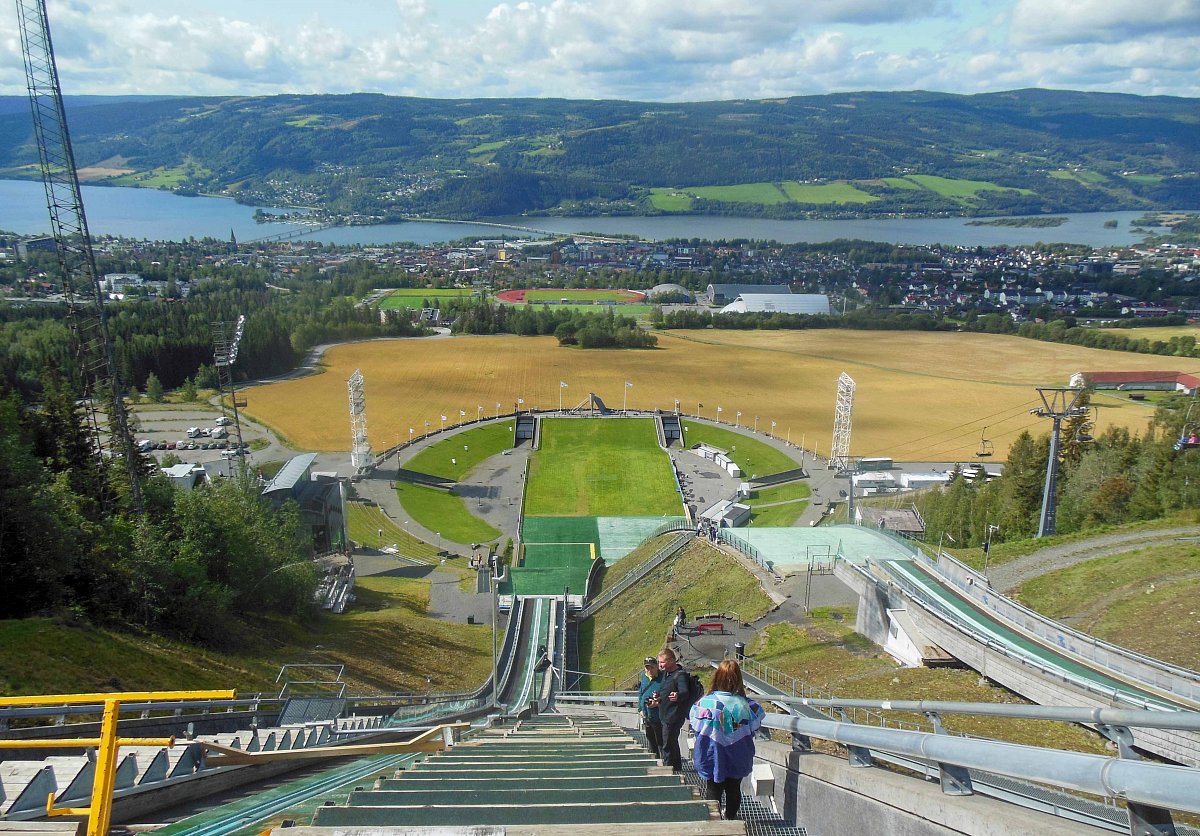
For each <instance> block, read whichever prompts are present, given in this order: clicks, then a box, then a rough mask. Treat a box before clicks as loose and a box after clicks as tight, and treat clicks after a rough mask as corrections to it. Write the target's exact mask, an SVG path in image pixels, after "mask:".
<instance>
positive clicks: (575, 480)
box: [525, 418, 683, 517]
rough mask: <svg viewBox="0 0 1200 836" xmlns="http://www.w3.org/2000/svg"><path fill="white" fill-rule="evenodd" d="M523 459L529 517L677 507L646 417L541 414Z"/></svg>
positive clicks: (650, 512) (666, 463) (658, 511)
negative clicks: (535, 438) (532, 446)
mask: <svg viewBox="0 0 1200 836" xmlns="http://www.w3.org/2000/svg"><path fill="white" fill-rule="evenodd" d="M541 432H542V437H541V449H539V450H536V451H535V452H534V454H533V457H532V459H531V460H530V464H529V481H528V484H527V485H526V487H525V514H526V516H530V517H566V516H597V517H657V516H661V515H663V514H669V515H678V514H681V513H682V512H683V508H682V504H681V500H680V498H679V493H678V491H677V490H676V486H675V477H674V475H673V474H672V471H671V464H670V460H669V458H668V457H667V454H666V451H664V450H662V449H661V448H660V447H659V446H658V435H657V432H656V430H655V426H654V421H653V420H652V419H649V418H605V419H602V420H592V419H581V418H544V419H542V431H541Z"/></svg>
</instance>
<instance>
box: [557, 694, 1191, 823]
mask: <svg viewBox="0 0 1200 836" xmlns="http://www.w3.org/2000/svg"><path fill="white" fill-rule="evenodd" d="M558 699H559V701H561V702H574V703H593V704H602V705H611V706H618V705H624V704H627V703H629V702H631V701H633V700H635V699H636V697H630V696H615V697H606V696H599V695H593V694H578V693H570V694H559V695H558ZM763 726H764V727H765V728H770V729H778V730H780V731H786V732H790V733H791V734H793V735H800V736H805V737H816V738H820V739H822V740H828V741H832V742H835V743H841V744H842V745H844V746H849V747H854V748H857V749H865V750H870V751H878V752H886V753H890V754H894V755H899V756H904V757H910V758H915V759H917V760H918V761H922V762H929V763H936V764H941V765H950V766H957V767H961V768H964V769H972V770H981V771H985V772H989V773H992V774H995V775H1004V776H1007V777H1010V778H1014V779H1018V780H1025V781H1032V782H1035V783H1040V784H1047V785H1050V786H1054V787H1059V788H1064V789H1070V790H1076V791H1079V792H1086V793H1091V794H1093V795H1097V796H1102V797H1106V798H1120V799H1124V800H1125V801H1127V802H1132V803H1135V804H1143V805H1149V806H1152V807H1158V808H1165V809H1170V810H1180V811H1184V812H1189V813H1200V770H1198V769H1193V768H1191V767H1186V766H1175V765H1172V764H1160V763H1154V762H1152V761H1139V760H1130V759H1126V758H1115V757H1106V756H1103V755H1091V754H1084V753H1081V752H1069V751H1065V750H1061V749H1047V748H1044V747H1040V746H1026V745H1022V744H1018V743H1004V742H1001V741H996V740H983V739H979V738H970V737H957V736H954V735H946V734H936V733H933V732H921V731H907V730H902V729H891V728H876V727H874V726H866V725H858V724H856V723H847V722H839V721H836V720H827V719H819V718H816V717H806V716H797V715H792V714H768V715H767V716H766V717H765V718H764V720H763Z"/></svg>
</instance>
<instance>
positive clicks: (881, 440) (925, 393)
mask: <svg viewBox="0 0 1200 836" xmlns="http://www.w3.org/2000/svg"><path fill="white" fill-rule="evenodd" d="M1164 362H1165V363H1166V364H1167V365H1169V366H1171V367H1172V368H1178V369H1179V370H1180V371H1185V372H1190V373H1193V374H1200V360H1186V359H1181V358H1163V357H1151V356H1146V355H1138V354H1130V353H1125V352H1115V351H1101V350H1097V349H1088V348H1078V347H1075V346H1068V345H1059V344H1056V343H1042V342H1033V341H1030V340H1024V339H1021V338H1019V337H1007V336H998V335H991V334H942V333H924V332H879V331H840V330H838V331H764V332H758V331H675V332H659V349H658V350H655V351H595V350H593V351H583V350H578V349H570V348H561V347H559V345H558V343H557V341H556V340H555V339H554V338H552V337H513V336H507V335H504V336H485V337H454V338H451V339H445V338H429V339H409V340H377V341H369V342H361V343H350V344H347V345H342V346H338V347H336V348H333V349H331V350H330V351H329V352H328V353H327V354H326V355H325V357H324V360H323V367H322V368H323V373H321V374H317V375H312V376H309V377H303V378H297V379H294V380H287V381H282V382H279V383H272V384H268V385H263V386H258V387H254V388H253V389H250V390H248V391H247V396H248V398H249V401H250V405H249V408H248V410H247V411H248V413H249V414H250V416H251V417H252V418H254V419H255V420H258V421H261V422H263V423H265V424H268V425H270V426H271V427H272V428H274V429H275V430H276V431H278V432H280V433H281V434H283V435H284V436H285V437H287V438H288V439H289V440H290V441H291V442H292V443H293V444H294V445H296V446H298V447H300V448H303V449H307V450H317V451H336V450H348V449H349V446H350V419H349V412H348V396H347V391H346V381H347V379H348V378H349V377H350V375H351V374H353V372H354V370H355V369H362V373H363V377H364V378H365V380H366V384H365V391H366V404H367V418H368V428H369V436H370V440H371V443H372V446H373V447H374V448H375V449H377V450H382V449H385V448H387V447H390V446H391V445H393V444H395V443H397V442H398V441H401V440H405V439H407V438H408V429H409V427H413V428H415V430H416V432H417V434H418V435H419V434H421V433H422V432H423V431H424V429H425V422H426V421H428V422H430V426H431V427H433V428H435V429H436V428H437V427H439V426H440V425H441V420H440V416H442V415H445V416H447V418H448V419H449V420H448V421H447V426H450V425H452V424H454V423H455V422H457V421H458V420H459V410H464V411H465V412H466V413H467V417H468V418H474V417H475V415H476V413H477V408H478V407H479V406H482V407H483V408H484V409H483V414H484V415H485V416H487V415H492V414H494V413H495V410H496V403H497V402H500V404H501V407H500V411H501V412H502V413H503V412H511V411H512V410H513V407H514V405H515V403H516V399H517V398H524V400H525V407H524V408H531V407H540V408H542V409H553V408H556V407H557V406H558V402H559V401H558V398H559V393H560V391H561V393H562V403H563V406H564V407H570V406H574V405H576V404H577V403H579V402H581V401H583V400H584V399H585V398H587V396H588V393H589V392H595V393H596V394H597V395H599V396H600V397H601V398H603V399H604V401H605V402H606V403H607V404H608V405H609V406H610V407H615V408H617V409H619V408H620V407H621V401H622V396H623V394H624V393H625V392H626V390H625V388H624V381H626V380H628V381H630V382H632V383H633V387H632V388H630V389H628V390H627V391H628V396H629V408H630V409H655V408H658V409H664V410H670V409H673V408H674V403H675V400H676V399H678V400H679V401H680V408H681V409H682V411H683V412H685V413H687V414H692V413H695V411H696V404H697V402H700V403H703V404H704V406H703V408H702V409H701V410H700V413H701V416H702V417H706V418H710V419H711V418H714V417H715V416H716V408H717V407H718V406H721V407H723V411H722V415H721V417H722V419H723V420H724V421H726V422H727V423H732V422H733V421H734V420H735V415H736V412H737V411H738V410H740V411H741V412H742V417H741V425H742V426H743V427H748V426H750V425H752V424H753V423H754V416H755V415H757V416H759V421H758V429H759V431H760V432H765V431H770V429H771V422H772V421H775V422H776V427H775V434H776V435H777V436H779V437H780V438H784V437H787V436H788V435H789V433H790V438H791V440H792V442H793V443H797V444H798V443H799V442H800V441H801V440H802V439H803V440H804V441H805V442H806V446H807V447H808V449H809V450H815V451H816V452H818V453H820V454H822V455H828V454H829V447H830V443H831V438H832V435H833V416H834V400H835V397H836V394H837V378H838V375H839V373H841V372H843V371H844V372H847V373H848V374H849V375H850V376H851V377H853V378H854V379H855V381H856V383H857V385H858V389H857V394H856V397H855V402H854V426H853V435H852V441H851V447H850V452H851V453H852V454H853V455H856V456H891V457H893V458H895V459H897V460H899V461H962V460H967V459H970V458H972V456H973V455H974V453H975V451H976V449H977V448H978V444H979V439H980V435H981V433H982V432H983V428H984V427H985V426H986V427H987V428H988V429H987V437H988V439H989V440H990V441H992V442H993V444H995V447H996V452H997V458H1003V455H1004V451H1005V450H1007V448H1008V445H1009V444H1011V442H1012V440H1013V439H1014V438H1015V437H1016V435H1017V434H1018V433H1020V432H1021V430H1024V429H1028V430H1030V431H1032V432H1033V433H1034V434H1038V433H1042V432H1046V431H1048V430H1049V428H1050V422H1049V421H1047V420H1045V419H1040V418H1036V417H1035V416H1032V415H1030V414H1029V410H1030V409H1032V408H1033V407H1035V406H1037V405H1039V403H1040V401H1039V400H1038V396H1037V392H1036V391H1034V387H1035V386H1063V385H1065V384H1066V381H1067V378H1068V377H1069V376H1070V375H1071V373H1072V372H1076V371H1084V370H1086V371H1099V370H1113V371H1131V370H1137V369H1152V368H1154V369H1156V368H1158V367H1160V366H1162V365H1163V364H1164ZM560 380H561V381H566V383H567V384H568V388H567V389H562V390H560V389H559V381H560ZM1096 401H1097V403H1098V405H1099V406H1100V410H1099V412H1100V427H1101V429H1103V428H1104V427H1105V426H1108V425H1110V424H1119V425H1123V426H1128V427H1130V428H1131V429H1133V430H1135V431H1137V432H1139V433H1140V432H1142V431H1143V430H1144V429H1145V426H1146V421H1147V419H1148V418H1149V417H1150V415H1151V414H1152V411H1153V408H1152V407H1151V406H1149V405H1147V404H1139V403H1134V402H1130V401H1128V400H1123V399H1118V398H1115V397H1109V396H1106V395H1104V394H1103V393H1101V394H1100V395H1098V396H1097V398H1096Z"/></svg>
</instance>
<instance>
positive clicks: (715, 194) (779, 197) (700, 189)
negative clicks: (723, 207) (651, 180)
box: [687, 183, 789, 206]
mask: <svg viewBox="0 0 1200 836" xmlns="http://www.w3.org/2000/svg"><path fill="white" fill-rule="evenodd" d="M687 191H688V193H689V194H691V195H693V196H694V197H698V198H701V199H702V200H720V201H722V202H724V203H750V204H753V205H755V206H775V205H777V204H780V203H787V202H788V200H789V198H788V195H787V193H786V192H784V191H783V189H781V188H780V187H779V184H777V183H737V184H735V185H732V186H690V187H688V189H687Z"/></svg>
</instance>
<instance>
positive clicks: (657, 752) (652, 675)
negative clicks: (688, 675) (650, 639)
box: [638, 656, 663, 758]
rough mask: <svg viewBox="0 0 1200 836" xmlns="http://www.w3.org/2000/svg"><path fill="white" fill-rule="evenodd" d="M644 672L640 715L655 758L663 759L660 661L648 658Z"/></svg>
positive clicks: (639, 686) (647, 742)
mask: <svg viewBox="0 0 1200 836" xmlns="http://www.w3.org/2000/svg"><path fill="white" fill-rule="evenodd" d="M643 666H644V670H643V671H642V674H641V676H640V677H638V714H640V715H641V716H642V720H643V724H644V725H645V729H646V744H647V745H648V746H649V747H650V751H651V752H652V753H653V754H654V757H656V758H661V757H663V746H662V719H661V718H660V716H659V713H658V701H659V688H660V687H661V686H662V671H661V670H660V669H659V667H658V659H656V658H654V657H653V656H647V657H646V658H645V659H644V660H643Z"/></svg>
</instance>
